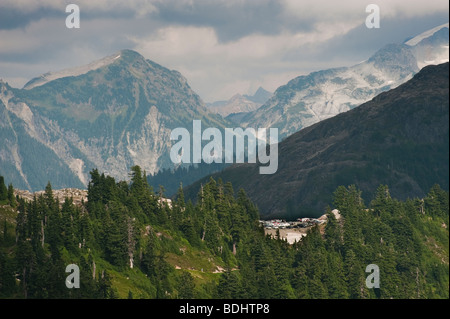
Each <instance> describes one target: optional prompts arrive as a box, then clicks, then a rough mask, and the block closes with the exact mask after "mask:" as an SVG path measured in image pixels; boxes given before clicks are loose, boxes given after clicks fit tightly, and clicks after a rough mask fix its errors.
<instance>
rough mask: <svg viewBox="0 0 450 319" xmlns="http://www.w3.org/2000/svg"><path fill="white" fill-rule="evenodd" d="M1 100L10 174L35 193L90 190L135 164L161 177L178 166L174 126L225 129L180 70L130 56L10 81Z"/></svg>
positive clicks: (0, 151)
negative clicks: (94, 178) (96, 176)
mask: <svg viewBox="0 0 450 319" xmlns="http://www.w3.org/2000/svg"><path fill="white" fill-rule="evenodd" d="M0 101H1V102H0V113H2V117H1V119H0V127H1V129H2V130H3V131H2V133H1V136H2V138H3V137H4V136H5V140H6V143H5V144H3V145H2V146H0V161H1V166H2V174H3V175H4V176H5V178H6V179H7V180H10V181H14V184H15V185H17V187H20V188H24V189H29V190H38V189H42V188H43V187H44V186H45V184H46V181H48V180H51V181H52V183H54V184H55V185H53V186H54V187H60V188H62V187H68V186H72V187H83V186H84V187H85V186H86V185H87V182H88V178H89V171H90V170H91V169H93V168H98V169H99V170H100V171H102V172H105V173H107V174H110V175H112V176H114V177H116V178H119V179H127V178H128V172H129V169H130V167H131V166H133V165H140V166H141V167H142V168H143V169H145V170H146V171H147V172H148V173H153V172H156V171H157V170H159V169H160V168H162V167H168V166H170V165H171V162H170V158H169V152H170V147H171V144H170V132H171V130H172V129H173V128H176V127H185V128H187V129H188V130H189V128H191V127H192V120H193V119H200V120H202V122H203V123H204V124H205V125H208V126H213V127H219V128H220V127H224V123H225V122H224V121H223V120H222V119H221V118H220V117H219V116H216V115H211V114H209V113H208V111H207V110H206V108H205V106H204V104H203V102H202V101H201V99H200V98H199V96H198V95H197V94H195V92H193V91H192V90H191V88H190V87H189V85H188V84H187V81H186V79H185V78H184V77H183V76H182V75H181V74H180V73H179V72H177V71H171V70H168V69H166V68H164V67H162V66H160V65H158V64H156V63H153V62H151V61H149V60H145V59H144V58H143V57H142V56H141V55H139V54H138V53H136V52H134V51H130V50H123V51H120V52H119V53H117V54H115V55H113V56H111V57H108V58H104V59H102V60H100V61H98V62H94V63H92V64H90V65H89V66H87V67H86V66H85V67H81V68H78V69H71V70H66V71H61V72H57V73H55V74H51V73H49V74H46V75H44V76H42V77H39V78H37V79H33V80H31V81H30V82H29V83H28V84H27V85H25V89H22V90H18V89H12V88H10V87H8V86H7V84H5V83H2V84H1V85H0ZM24 141H25V142H24ZM24 143H25V144H24ZM24 162H27V163H26V165H25V166H26V167H24ZM46 162H47V163H51V165H52V166H53V167H52V166H49V167H46V164H45V163H46ZM36 172H40V173H36ZM45 174H48V177H46V176H45ZM36 175H38V176H36Z"/></svg>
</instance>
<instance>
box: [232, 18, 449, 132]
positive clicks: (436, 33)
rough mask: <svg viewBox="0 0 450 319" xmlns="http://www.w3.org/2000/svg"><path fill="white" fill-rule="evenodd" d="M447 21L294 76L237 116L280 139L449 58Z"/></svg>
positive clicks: (241, 122)
mask: <svg viewBox="0 0 450 319" xmlns="http://www.w3.org/2000/svg"><path fill="white" fill-rule="evenodd" d="M448 27H449V25H448V23H446V24H444V25H441V26H439V27H436V28H433V29H431V30H428V31H426V32H424V33H422V34H420V35H418V36H416V37H414V38H412V39H410V40H409V41H407V42H405V43H401V44H388V45H386V46H385V47H383V48H381V49H380V50H379V51H377V52H376V53H375V54H374V55H372V56H371V57H370V58H369V59H368V60H366V61H363V62H361V63H358V64H356V65H353V66H350V67H340V68H333V69H327V70H321V71H318V72H312V73H310V74H308V75H303V76H299V77H296V78H295V79H293V80H291V81H289V83H287V84H286V85H283V86H281V87H279V88H278V89H277V90H276V91H275V93H274V95H273V96H272V98H270V99H269V101H267V102H266V103H265V104H264V105H262V106H261V107H260V108H258V109H257V110H255V111H252V112H249V113H247V114H246V115H245V116H243V117H241V118H240V119H239V120H240V124H241V125H242V126H244V127H253V128H255V127H276V128H278V129H279V135H280V137H281V138H284V137H287V136H289V135H291V134H293V133H295V132H297V131H299V130H300V129H302V128H305V127H308V126H310V125H312V124H314V123H317V122H320V121H322V120H324V119H327V118H330V117H333V116H335V115H337V114H339V113H342V112H346V111H348V110H350V109H352V108H354V107H356V106H359V105H361V104H362V103H364V102H367V101H369V100H371V99H372V98H373V97H375V96H376V95H378V94H380V93H381V92H385V91H387V90H390V89H393V88H395V87H397V86H398V85H400V84H402V83H404V82H406V81H407V80H409V79H410V78H411V77H412V76H413V75H414V74H415V73H417V72H418V71H419V70H420V69H421V68H423V67H424V66H426V65H430V64H439V63H444V62H447V61H449V29H448Z"/></svg>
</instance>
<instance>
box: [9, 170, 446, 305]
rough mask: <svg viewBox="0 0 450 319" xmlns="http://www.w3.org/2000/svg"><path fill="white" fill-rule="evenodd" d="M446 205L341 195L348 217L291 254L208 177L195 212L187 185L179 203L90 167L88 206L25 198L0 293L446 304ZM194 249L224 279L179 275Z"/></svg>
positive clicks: (242, 201) (313, 233) (337, 200)
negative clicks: (71, 271) (73, 268)
mask: <svg viewBox="0 0 450 319" xmlns="http://www.w3.org/2000/svg"><path fill="white" fill-rule="evenodd" d="M448 199H449V195H448V192H446V191H443V190H442V189H441V188H440V187H439V186H437V185H436V186H434V187H433V188H432V189H431V190H430V192H429V194H428V195H427V196H426V197H425V198H424V199H414V200H407V201H405V202H400V201H397V200H395V199H393V198H391V196H390V194H389V189H388V187H387V186H380V187H379V189H378V190H377V192H376V194H374V197H373V200H372V201H371V202H370V204H369V205H368V206H367V207H366V206H365V204H364V201H363V200H362V197H361V192H360V191H359V190H358V189H357V188H356V187H355V186H350V187H347V188H346V187H339V188H338V189H337V190H336V191H335V193H334V207H335V208H337V209H338V210H339V211H340V214H341V218H340V219H339V220H338V219H336V217H335V215H334V214H333V213H332V212H331V210H328V212H327V216H328V222H327V223H326V224H325V226H323V225H322V226H315V227H314V228H312V229H311V230H310V231H309V233H308V235H307V236H306V237H304V238H303V239H302V240H301V241H300V242H299V243H295V244H294V245H289V244H288V243H287V242H286V241H284V240H281V239H280V238H279V237H278V238H276V239H271V238H270V237H268V236H265V235H264V231H263V229H262V228H261V227H260V226H259V222H258V219H259V213H258V210H257V208H256V207H255V205H254V204H253V203H252V202H251V201H250V200H249V199H248V197H247V196H246V194H245V192H244V191H243V190H239V191H238V192H237V194H235V192H234V190H233V187H232V185H231V184H230V183H226V184H224V183H222V182H221V181H220V180H218V181H215V180H213V179H210V181H209V182H208V183H206V184H205V185H203V186H202V187H201V189H200V191H199V193H198V199H197V201H196V203H192V202H191V201H189V202H185V199H184V194H183V190H182V189H181V188H180V189H179V190H178V193H177V196H176V200H174V201H172V202H171V203H170V202H167V201H164V200H163V199H162V198H161V197H160V196H159V195H158V194H155V193H154V191H153V189H152V187H151V186H149V184H148V182H147V180H146V178H145V174H143V172H141V169H140V168H139V167H138V166H135V167H133V168H132V172H131V181H130V182H129V183H127V182H123V181H122V182H116V181H115V179H114V178H112V177H110V176H105V175H104V174H100V173H99V172H98V171H97V170H93V171H92V172H91V181H90V183H89V187H88V201H87V202H86V203H83V205H81V207H80V206H75V205H74V204H73V202H72V200H71V199H69V198H67V199H66V200H65V202H64V203H62V204H61V203H59V202H58V200H57V199H54V198H53V194H52V189H51V185H50V183H49V184H48V185H47V188H46V190H45V193H44V194H43V195H41V196H39V197H35V198H34V200H33V201H31V202H25V201H24V200H23V199H20V198H17V199H16V201H17V210H18V212H19V213H18V215H17V222H16V226H15V237H16V238H15V240H13V244H11V238H10V239H9V240H6V239H5V240H3V241H0V296H1V297H7V298H117V297H124V289H128V290H127V292H128V294H127V296H128V297H129V298H250V299H260V298H271V299H272V298H448V297H449V293H448V288H449V266H448V253H449V252H448V228H447V226H448V219H449V218H448V212H449V202H448ZM5 225H6V222H5ZM5 234H6V232H5ZM5 236H6V235H5ZM186 248H188V249H191V250H192V251H194V252H196V254H197V255H200V256H203V258H204V259H208V260H214V261H215V262H216V263H219V264H221V265H223V266H224V268H225V271H224V272H223V273H221V274H215V273H212V272H209V273H203V271H202V272H198V273H196V274H194V271H193V270H190V269H175V265H174V262H173V256H177V257H178V258H183V254H184V253H183V250H184V249H186ZM186 258H187V257H186ZM68 264H77V265H78V266H79V267H80V274H81V279H80V282H81V287H80V289H68V288H66V286H65V284H64V283H65V278H66V277H67V275H68V274H67V273H65V267H66V265H68ZM369 264H375V265H377V266H378V267H379V269H380V288H372V289H369V288H368V287H367V286H366V277H367V276H368V275H369V274H368V273H366V272H365V269H366V266H367V265H369ZM199 277H201V279H200V280H199V279H198V278H199ZM123 278H126V279H124V280H122V281H121V279H123ZM133 278H137V280H136V281H135V282H134V283H133V284H131V283H128V284H127V285H126V284H124V283H123V282H124V281H125V282H126V281H127V280H129V281H132V280H133ZM133 285H135V286H133ZM134 288H136V289H134ZM138 288H139V289H138ZM137 291H139V293H137Z"/></svg>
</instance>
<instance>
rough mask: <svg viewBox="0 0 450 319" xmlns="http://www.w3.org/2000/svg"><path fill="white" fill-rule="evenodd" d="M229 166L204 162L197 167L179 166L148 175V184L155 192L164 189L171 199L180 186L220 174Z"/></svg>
mask: <svg viewBox="0 0 450 319" xmlns="http://www.w3.org/2000/svg"><path fill="white" fill-rule="evenodd" d="M228 165H230V164H226V163H211V164H205V163H204V162H202V163H200V164H198V165H197V166H194V165H190V166H187V167H185V166H179V167H177V168H174V169H167V168H164V169H162V170H160V171H159V172H157V173H155V174H154V175H148V176H147V179H148V183H149V184H150V186H152V187H153V189H155V190H159V189H160V186H162V187H163V188H164V193H165V194H166V195H167V196H168V197H172V196H174V195H175V194H176V192H177V190H178V188H179V187H180V184H182V185H190V184H192V183H194V182H196V181H198V180H199V179H201V178H203V177H205V176H208V175H211V174H213V173H216V172H220V171H221V170H223V169H224V168H225V167H227V166H228Z"/></svg>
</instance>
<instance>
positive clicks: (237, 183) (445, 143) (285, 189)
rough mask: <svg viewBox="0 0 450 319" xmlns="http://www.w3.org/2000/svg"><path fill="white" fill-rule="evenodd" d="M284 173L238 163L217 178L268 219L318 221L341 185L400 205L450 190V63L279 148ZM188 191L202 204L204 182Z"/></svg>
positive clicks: (423, 72) (293, 137)
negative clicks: (383, 190)
mask: <svg viewBox="0 0 450 319" xmlns="http://www.w3.org/2000/svg"><path fill="white" fill-rule="evenodd" d="M278 149H279V155H278V156H279V160H278V163H279V164H278V171H277V172H276V174H272V175H260V174H259V167H258V165H257V164H235V165H233V166H231V167H228V168H226V169H225V170H223V171H222V172H220V173H217V174H214V175H212V177H213V178H214V179H216V180H217V179H219V178H220V179H222V180H223V182H224V183H226V182H231V183H232V184H233V187H235V188H236V189H239V188H243V189H244V190H245V191H246V192H247V194H248V195H249V197H250V198H251V199H252V201H254V202H255V203H256V204H257V206H258V207H259V210H260V214H261V216H262V218H269V217H284V218H291V219H292V218H297V217H299V216H308V217H309V216H319V215H321V214H323V212H324V210H325V208H326V206H327V205H332V193H333V191H334V190H335V189H336V188H337V187H338V186H340V185H344V186H348V185H352V184H354V185H356V186H357V187H358V188H359V189H360V190H361V191H362V193H363V198H364V199H365V200H366V201H370V200H371V199H372V198H367V197H365V196H367V194H373V193H374V192H375V190H376V189H377V188H378V186H379V185H381V184H384V185H388V187H389V189H390V192H391V194H392V196H393V197H395V198H398V199H406V198H415V197H423V196H424V195H425V194H426V192H427V191H428V189H430V188H431V187H432V186H433V184H435V183H437V184H439V185H441V187H442V188H444V189H446V190H448V187H449V63H448V62H447V63H445V64H440V65H438V66H427V67H425V68H423V69H422V70H421V71H420V72H419V73H418V74H416V75H415V76H414V77H413V78H412V79H411V80H409V81H408V82H406V83H404V84H402V85H400V86H399V87H397V88H395V89H392V90H390V91H388V92H384V93H381V94H379V95H378V96H376V97H375V98H374V99H372V100H371V101H369V102H367V103H364V104H363V105H361V106H359V107H357V108H354V109H352V110H350V111H348V112H344V113H341V114H339V115H337V116H334V117H332V118H329V119H327V120H323V121H321V122H319V123H316V124H314V125H312V126H309V127H307V128H304V129H302V130H300V131H299V132H297V133H295V134H293V135H291V136H289V137H288V138H286V139H285V140H284V141H282V142H281V143H280V144H279V147H278ZM209 178H210V177H205V178H204V179H202V180H200V181H198V182H197V183H195V184H193V185H191V186H189V187H187V188H186V189H185V194H186V196H187V197H189V198H192V199H195V194H196V193H197V191H198V190H199V188H200V185H201V184H205V183H206V182H207V181H208V179H209Z"/></svg>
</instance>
